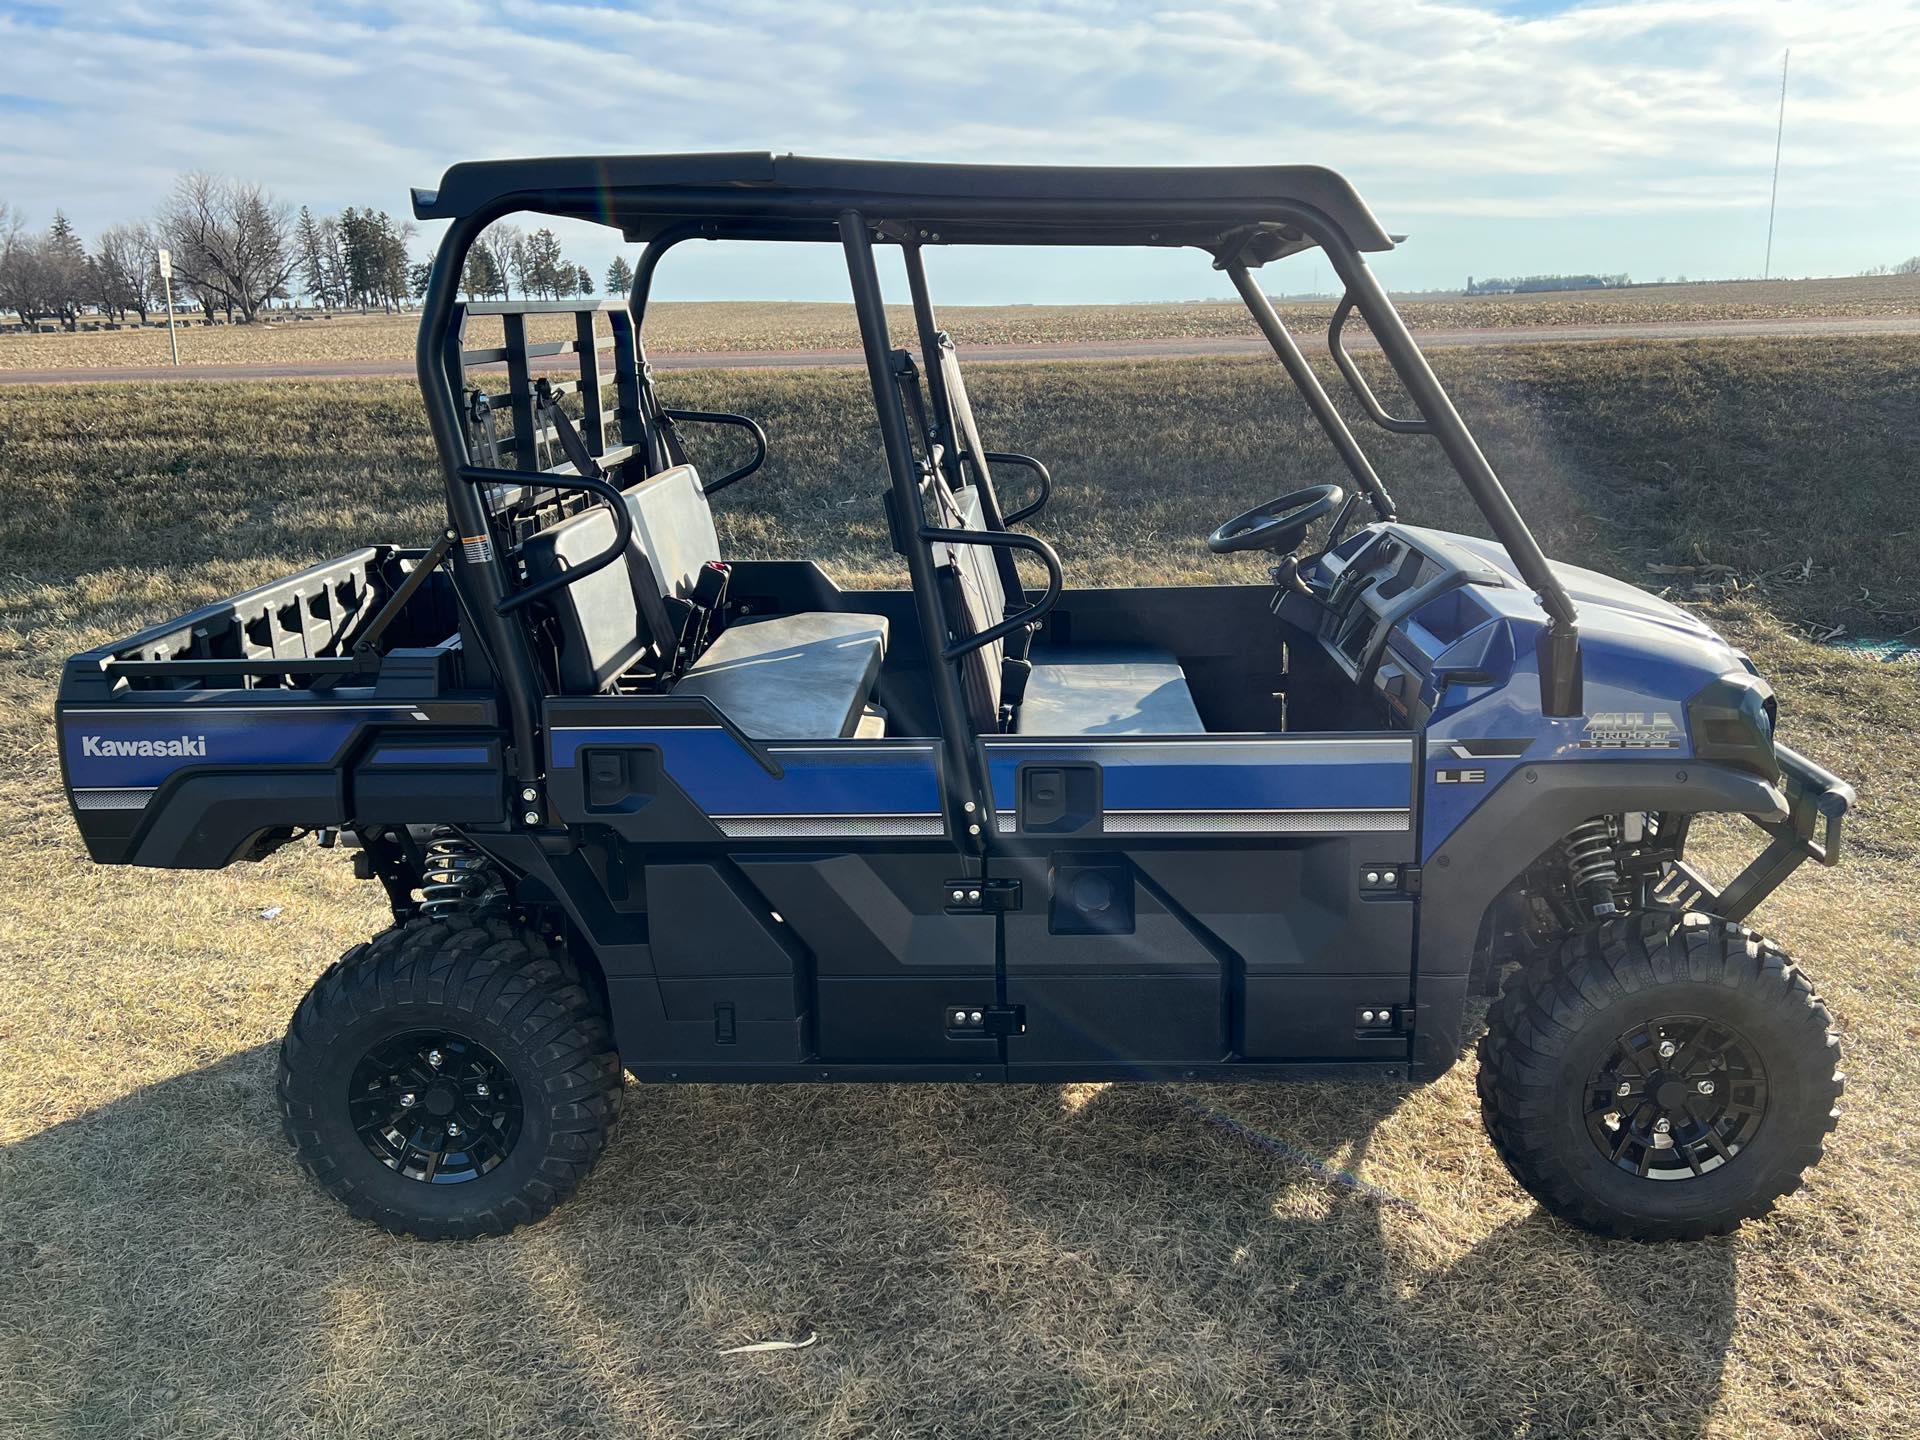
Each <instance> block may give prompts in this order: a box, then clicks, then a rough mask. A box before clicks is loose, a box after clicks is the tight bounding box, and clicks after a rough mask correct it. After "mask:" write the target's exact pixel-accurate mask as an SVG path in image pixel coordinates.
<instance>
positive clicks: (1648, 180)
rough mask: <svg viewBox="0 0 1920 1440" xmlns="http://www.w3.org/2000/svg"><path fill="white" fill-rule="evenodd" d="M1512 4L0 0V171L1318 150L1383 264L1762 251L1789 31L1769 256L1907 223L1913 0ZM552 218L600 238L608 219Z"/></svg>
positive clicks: (136, 176) (1400, 277)
mask: <svg viewBox="0 0 1920 1440" xmlns="http://www.w3.org/2000/svg"><path fill="white" fill-rule="evenodd" d="M1524 8H1525V9H1526V10H1528V11H1537V10H1538V9H1539V8H1540V7H1539V6H1537V5H1528V6H1526V7H1524ZM1512 9H1513V7H1511V6H1508V7H1505V8H1495V7H1494V6H1493V4H1492V0H1489V3H1488V4H1487V5H1472V4H1467V3H1463V0H1348V3H1341V0H1216V3H1204V4H1203V3H1200V0H1164V3H1157V4H1156V3H1144V0H1143V3H1130V0H1035V3H1027V4H1012V3H991V0H975V3H965V0H962V3H951V4H944V5H932V4H923V3H898V4H860V3H844V0H657V3H636V4H632V5H615V4H604V5H602V4H590V3H567V4H536V3H532V0H502V3H499V4H494V5H486V4H480V3H477V0H410V3H407V4H404V5H401V4H388V3H378V4H376V3H367V0H362V3H346V4H337V5H331V6H316V7H309V6H293V5H287V4H283V3H278V0H188V3H181V4H158V3H142V0H99V3H89V4H75V5H72V6H56V5H43V4H38V3H23V0H0V55H4V56H5V57H6V64H5V65H4V66H3V67H0V197H4V198H5V199H7V200H9V201H11V202H12V203H13V204H14V206H15V207H16V208H18V209H22V210H24V211H26V212H27V213H28V214H30V215H32V216H34V217H35V218H36V219H40V220H44V219H45V218H46V217H47V216H48V215H49V214H50V213H51V211H52V210H53V208H54V207H55V206H56V205H57V206H61V207H63V208H64V209H66V210H67V212H68V213H69V214H70V215H71V216H72V217H73V218H74V219H75V220H76V222H77V223H79V224H80V225H81V226H82V228H83V230H87V231H93V230H97V229H98V228H99V227H100V226H101V225H104V224H106V223H109V222H111V221H113V220H116V219H120V218H124V217H126V216H128V215H132V214H138V213H141V212H144V211H146V210H148V209H150V208H151V207H152V206H153V205H154V204H155V203H156V202H157V200H158V199H159V198H160V196H161V194H162V193H163V192H164V190H165V188H166V186H167V184H168V182H169V180H170V178H171V176H172V175H173V174H175V173H176V172H178V171H181V170H186V169H192V168H205V169H212V170H217V171H222V172H226V173H231V174H237V175H243V176H246V177H248V178H251V179H257V180H260V181H263V182H265V183H266V184H268V185H270V186H271V187H272V188H274V189H275V190H276V191H278V192H279V193H280V194H281V195H282V196H284V197H286V198H288V199H291V200H295V201H304V202H307V203H310V204H312V205H314V206H315V207H316V208H319V209H333V208H337V207H338V206H341V205H345V204H366V203H369V202H371V203H373V204H375V205H379V206H384V207H386V208H388V209H390V210H394V211H399V210H402V209H404V207H405V195H406V187H407V186H408V185H414V184H418V185H432V184H433V183H434V181H435V180H436V179H437V178H438V175H439V173H440V171H441V170H442V169H443V168H444V167H445V166H446V165H447V164H449V163H451V162H452V161H454V160H458V159H466V158H479V157H484V156H491V155H507V154H540V153H572V152H645V151H654V150H657V151H671V150H701V149H758V148H769V149H780V150H789V149H790V150H797V151H803V152H804V151H812V152H815V153H841V154H856V155H873V156H887V157H900V158H923V159H953V160H1009V161H1049V160H1051V161H1062V162H1087V163H1115V162H1133V163H1142V162H1161V163H1183V162H1192V163H1197V162H1213V163H1223V162H1224V163H1233V162H1255V161H1258V162H1269V163H1271V162H1276V161H1314V162H1318V163H1325V164H1331V165H1334V166H1335V167H1337V168H1340V169H1343V170H1346V171H1347V172H1348V173H1349V174H1351V175H1352V176H1353V177H1354V178H1355V180H1356V182H1357V183H1358V184H1359V185H1360V187H1361V189H1362V191H1363V193H1365V194H1366V195H1367V196H1368V197H1369V199H1370V200H1371V202H1372V203H1373V205H1374V207H1375V209H1376V210H1377V212H1378V213H1379V214H1380V215H1381V217H1382V218H1383V220H1384V221H1385V222H1386V223H1387V224H1388V226H1389V227H1390V228H1396V229H1397V228H1409V229H1411V228H1414V223H1413V222H1417V223H1418V227H1419V229H1420V230H1421V231H1422V232H1424V233H1423V234H1422V235H1420V236H1418V237H1417V238H1418V239H1419V240H1420V241H1421V242H1422V244H1424V246H1425V248H1424V249H1423V248H1422V244H1417V245H1416V246H1414V247H1411V248H1410V249H1409V251H1408V252H1407V253H1406V254H1405V255H1404V256H1396V257H1395V258H1394V259H1393V261H1392V262H1390V263H1391V264H1392V266H1393V270H1392V272H1391V274H1390V278H1391V279H1393V280H1394V281H1395V282H1397V283H1403V284H1427V283H1441V282H1442V281H1444V280H1449V279H1457V278H1458V275H1459V274H1461V273H1464V271H1465V270H1466V269H1474V270H1476V271H1479V272H1480V273H1487V272H1491V271H1497V270H1501V269H1509V268H1512V269H1574V268H1586V267H1589V266H1592V267H1598V268H1605V269H1609V270H1621V269H1625V270H1632V271H1635V272H1638V273H1644V274H1653V273H1657V272H1660V271H1666V272H1670V273H1671V272H1677V271H1683V270H1684V271H1686V272H1687V273H1695V274H1697V273H1731V272H1737V271H1741V270H1743V269H1752V268H1755V265H1754V260H1753V259H1749V258H1748V257H1747V254H1746V252H1747V251H1749V250H1753V251H1755V252H1757V249H1758V243H1759V234H1758V226H1759V225H1761V224H1763V223H1764V214H1765V205H1766V188H1767V179H1768V173H1769V171H1770V169H1771V165H1772V159H1773V114H1774V102H1775V98H1776V93H1777V85H1778V66H1779V58H1780V53H1781V51H1782V50H1783V49H1785V48H1786V47H1787V46H1788V45H1791V46H1792V47H1793V52H1794V53H1793V76H1794V80H1793V90H1792V95H1791V98H1790V100H1789V109H1788V122H1789V123H1788V136H1787V147H1786V155H1785V160H1784V165H1783V177H1782V225H1781V235H1780V239H1779V241H1778V242H1777V243H1776V254H1777V255H1778V256H1780V257H1781V258H1782V259H1783V260H1784V261H1785V264H1786V268H1788V269H1790V270H1793V271H1795V272H1803V271H1821V270H1844V269H1848V268H1852V267H1855V266H1857V265H1862V264H1868V263H1874V262H1877V261H1888V260H1894V259H1898V258H1900V257H1901V256H1903V255H1905V254H1907V253H1910V252H1911V251H1912V250H1914V249H1920V225H1917V224H1916V221H1917V220H1920V184H1916V181H1920V0H1873V3H1869V0H1837V3H1819V4H1813V3H1802V4H1794V3H1788V4H1781V3H1776V0H1704V3H1683V0H1648V3H1615V4H1594V5H1574V6H1572V7H1570V8H1562V9H1554V8H1552V7H1548V13H1540V14H1519V13H1509V12H1510V11H1511V10H1512ZM1402 217H1405V218H1404V219H1403V218H1402ZM1748 232H1751V234H1749V233H1748ZM575 243H576V244H578V245H581V246H582V251H581V253H582V254H583V257H587V256H591V258H592V259H593V261H594V263H595V268H596V269H598V268H600V262H601V261H602V260H603V259H604V255H605V253H606V250H607V247H606V245H605V244H604V243H602V242H596V244H595V245H589V244H588V243H587V242H581V241H576V242H575ZM596 246H597V248H596ZM1754 259H1757V253H1756V255H1755V257H1754ZM970 273H971V272H970ZM1076 273H1077V274H1078V276H1079V279H1078V280H1076V283H1078V284H1082V286H1083V288H1084V286H1085V285H1089V284H1091V285H1106V286H1108V287H1109V288H1110V289H1111V290H1112V291H1113V293H1115V294H1126V293H1134V292H1131V291H1129V289H1128V287H1127V285H1126V284H1125V283H1124V282H1123V281H1122V280H1121V279H1120V278H1119V276H1120V273H1121V272H1120V271H1119V270H1118V269H1114V268H1110V267H1107V266H1104V265H1096V266H1093V267H1091V268H1088V267H1084V266H1083V267H1080V270H1079V271H1078V272H1076ZM1151 273H1152V274H1153V276H1154V277H1155V279H1154V280H1153V281H1152V282H1151V283H1152V284H1153V285H1155V286H1161V285H1164V283H1165V282H1164V281H1163V280H1162V279H1160V278H1159V277H1161V276H1162V275H1163V274H1164V268H1163V267H1159V266H1154V267H1151ZM1210 284H1211V280H1210V277H1208V276H1207V275H1206V274H1205V273H1204V272H1203V271H1197V272H1196V274H1195V276H1194V279H1193V288H1195V289H1196V290H1198V291H1202V292H1204V291H1205V290H1206V289H1207V288H1209V285H1210ZM1216 288H1217V287H1216ZM1156 293H1159V292H1156Z"/></svg>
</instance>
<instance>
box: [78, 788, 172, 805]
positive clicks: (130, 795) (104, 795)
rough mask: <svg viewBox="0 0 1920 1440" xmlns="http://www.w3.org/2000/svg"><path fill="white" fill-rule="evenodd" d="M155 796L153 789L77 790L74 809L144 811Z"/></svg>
mask: <svg viewBox="0 0 1920 1440" xmlns="http://www.w3.org/2000/svg"><path fill="white" fill-rule="evenodd" d="M153 795H154V791H153V790H152V789H146V790H75V791H74V792H73V808H74V809H76V810H144V809H146V808H147V802H148V801H149V800H151V799H152V798H153Z"/></svg>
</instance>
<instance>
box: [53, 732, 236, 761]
mask: <svg viewBox="0 0 1920 1440" xmlns="http://www.w3.org/2000/svg"><path fill="white" fill-rule="evenodd" d="M80 753H81V754H82V755H98V756H104V757H108V758H118V757H127V758H135V757H137V758H139V759H142V760H150V759H180V760H190V759H205V758H206V754H207V737H206V736H204V735H182V736H180V737H178V738H177V739H173V740H103V739H101V738H100V737H99V736H98V735H83V736H81V737H80Z"/></svg>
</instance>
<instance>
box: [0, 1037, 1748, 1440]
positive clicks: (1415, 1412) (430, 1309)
mask: <svg viewBox="0 0 1920 1440" xmlns="http://www.w3.org/2000/svg"><path fill="white" fill-rule="evenodd" d="M272 1068H273V1053H272V1047H270V1046H261V1047H256V1048H255V1049H252V1050H248V1051H245V1052H242V1053H240V1054H237V1055H234V1056H232V1057H230V1058H229V1059H226V1060H223V1061H221V1062H219V1063H217V1064H215V1065H212V1066H209V1067H207V1068H206V1069H203V1070H199V1071H195V1072H192V1073H190V1074H187V1075H183V1076H181V1077H179V1078H177V1079H174V1080H170V1081H167V1082H164V1083H161V1084H158V1085H154V1086H151V1087H149V1088H147V1089H144V1090H141V1091H139V1092H136V1093H135V1094H132V1095H129V1096H127V1097H126V1098H124V1099H122V1100H119V1101H115V1102H113V1103H111V1104H109V1105H106V1106H103V1107H101V1108H100V1109H98V1110H95V1111H92V1112H90V1113H88V1114H86V1115H83V1116H80V1117H78V1118H76V1119H73V1120H70V1121H67V1122H63V1123H61V1124H59V1125H55V1126H53V1127H51V1128H49V1129H47V1130H46V1131H43V1132H41V1133H40V1134H38V1135H34V1136H31V1137H29V1138H27V1139H24V1140H21V1141H19V1142H17V1143H15V1144H13V1145H11V1146H8V1147H6V1148H5V1149H4V1150H0V1333H5V1334H7V1335H8V1336H9V1337H10V1343H9V1346H8V1347H7V1348H6V1349H5V1350H4V1351H0V1432H4V1433H6V1434H8V1435H10V1436H12V1435H20V1436H33V1435H38V1434H47V1435H56V1434H74V1433H95V1432H98V1433H108V1434H140V1435H147V1434H153V1435H166V1434H176V1433H178V1434H195V1435H199V1434H227V1433H232V1434H285V1433H349V1432H351V1433H354V1434H356V1435H368V1436H372V1435H384V1434H395V1435H400V1434H414V1433H418V1432H419V1430H420V1427H421V1425H422V1423H423V1416H431V1417H432V1418H433V1421H434V1426H433V1428H434V1429H436V1430H437V1432H438V1433H442V1434H447V1435H466V1434H475V1435H479V1434H486V1435H519V1434H525V1435H541V1436H568V1435H576V1434H577V1435H589V1434H606V1433H610V1432H611V1433H619V1434H648V1435H651V1434H658V1435H663V1436H664V1435H677V1434H683V1433H687V1432H690V1431H695V1430H699V1429H702V1428H710V1429H716V1430H721V1431H724V1432H725V1433H727V1434H729V1435H766V1436H776V1435H777V1436H787V1435H818V1436H842V1435H844V1436H853V1435H887V1434H901V1435H941V1436H954V1437H979V1436H985V1435H998V1434H1007V1435H1021V1436H1047V1435H1113V1434H1121V1433H1124V1434H1127V1435H1168V1436H1175V1435H1177V1436H1181V1437H1192V1436H1202V1435H1215V1434H1219V1435H1258V1434H1287V1435H1301V1434H1328V1435H1346V1434H1354V1435H1362V1434H1364V1435H1369V1436H1372V1435H1393V1434H1405V1435H1433V1434H1500V1435H1529V1434H1539V1435H1564V1434H1609V1433H1621V1434H1632V1435H1634V1436H1636V1437H1640V1436H1647V1435H1686V1434H1692V1433H1696V1432H1697V1431H1699V1430H1700V1429H1701V1428H1702V1427H1703V1424H1704V1421H1705V1418H1706V1416H1707V1415H1708V1413H1709V1412H1710V1411H1711V1409H1712V1407H1713V1405H1714V1402H1715V1400H1716V1398H1717V1396H1718V1394H1719V1387H1720V1378H1721V1368H1722V1365H1723V1361H1724V1353H1725V1349H1726V1346H1727V1343H1728V1339H1729V1335H1730V1332H1731V1325H1732V1316H1733V1298H1734V1271H1733V1260H1732V1254H1733V1252H1732V1250H1731V1248H1730V1246H1729V1245H1728V1244H1727V1243H1726V1242H1711V1243H1708V1244H1705V1245H1696V1246H1687V1247H1674V1246H1663V1247H1646V1246H1635V1245H1627V1244H1612V1243H1605V1242H1600V1241H1596V1240H1593V1239H1591V1238H1589V1237H1586V1236H1583V1235H1580V1234H1578V1233H1577V1232H1574V1231H1572V1230H1569V1229H1567V1228H1565V1227H1563V1226H1560V1225H1558V1224H1557V1223H1555V1222H1553V1221H1551V1220H1548V1219H1546V1218H1545V1217H1543V1216H1541V1215H1539V1214H1538V1213H1537V1212H1535V1211H1533V1210H1532V1209H1531V1208H1529V1207H1525V1206H1521V1205H1519V1204H1517V1203H1516V1202H1515V1201H1514V1199H1513V1196H1512V1192H1511V1191H1510V1190H1508V1189H1506V1188H1505V1183H1504V1181H1498V1182H1496V1181H1495V1180H1494V1179H1493V1178H1492V1177H1490V1176H1483V1175H1478V1174H1473V1175H1467V1176H1464V1177H1443V1178H1442V1180H1441V1181H1440V1182H1439V1183H1435V1184H1426V1183H1424V1182H1423V1188H1422V1190H1421V1192H1420V1193H1421V1194H1422V1195H1424V1196H1426V1197H1428V1198H1427V1199H1426V1200H1425V1202H1424V1208H1423V1206H1422V1205H1420V1204H1415V1203H1413V1202H1411V1201H1408V1200H1405V1199H1402V1198H1401V1197H1399V1196H1397V1195H1395V1194H1393V1193H1391V1192H1390V1191H1389V1190H1387V1189H1385V1188H1382V1186H1381V1185H1380V1184H1378V1183H1377V1182H1376V1183H1370V1181H1369V1180H1368V1179H1363V1178H1362V1172H1364V1174H1365V1175H1366V1176H1368V1177H1377V1176H1379V1175H1381V1174H1389V1175H1401V1174H1407V1175H1411V1174H1413V1173H1414V1172H1415V1171H1417V1170H1418V1168H1419V1166H1420V1165H1421V1164H1422V1157H1421V1156H1420V1155H1418V1154H1412V1155H1408V1154H1406V1153H1404V1152H1405V1151H1406V1149H1407V1147H1408V1146H1409V1143H1410V1142H1412V1143H1413V1144H1414V1145H1418V1144H1419V1143H1421V1142H1422V1141H1423V1139H1425V1138H1426V1132H1425V1131H1424V1130H1423V1129H1421V1128H1420V1127H1418V1126H1415V1127H1407V1126H1404V1125H1402V1124H1399V1123H1397V1121H1396V1116H1397V1113H1398V1112H1399V1111H1400V1109H1401V1107H1402V1106H1403V1105H1404V1104H1407V1103H1408V1102H1409V1099H1410V1097H1409V1094H1408V1092H1406V1091H1404V1090H1401V1089H1396V1088H1393V1087H1385V1086H1357V1085H1324V1086H1322V1085H1303V1086H1204V1087H1149V1086H1114V1087H1105V1088H1103V1087H1092V1086H1089V1087H1064V1088H1063V1087H1057V1086H1018V1087H1005V1088H994V1087H966V1086H924V1087H895V1086H884V1087H851V1086H790V1087H748V1086H741V1087H696V1086H689V1087H645V1088H642V1087H635V1086H629V1087H628V1090H627V1104H626V1111H627V1113H626V1115H625V1117H624V1120H623V1124H622V1127H621V1131H620V1133H619V1134H618V1135H617V1136H616V1139H615V1142H614V1144H613V1146H612V1147H611V1148H610V1151H609V1153H608V1155H607V1156H606V1158H605V1160H604V1162H603V1163H602V1165H601V1166H600V1168H599V1170H598V1171H597V1172H596V1174H595V1175H594V1176H593V1177H592V1178H591V1179H590V1180H589V1181H588V1182H587V1184H586V1185H585V1186H584V1187H583V1189H582V1190H581V1192H580V1194H579V1195H578V1196H577V1197H576V1198H575V1199H574V1200H573V1201H572V1202H570V1203H569V1204H568V1205H566V1206H565V1207H563V1209H562V1210H561V1211H560V1212H559V1213H557V1214H556V1215H555V1216H554V1217H553V1218H552V1219H550V1220H549V1221H547V1222H545V1223H543V1224H541V1225H539V1226H536V1227H533V1228H531V1229H528V1230H524V1231H521V1232H519V1233H518V1234H516V1235H515V1236H513V1237H511V1238H510V1239H507V1240H504V1241H486V1242H477V1243H473V1244H464V1245H424V1244H419V1243H416V1242H411V1241H405V1240H397V1239H393V1238H390V1237H387V1236H385V1235H382V1234H380V1233H379V1232H377V1231H375V1230H373V1229H371V1228H369V1227H367V1226H364V1225H362V1224H359V1223H357V1222H354V1221H352V1220H350V1219H348V1218H347V1217H346V1216H345V1214H344V1213H343V1212H341V1211H340V1210H339V1209H338V1207H337V1206H335V1205H334V1204H333V1203H332V1202H331V1201H329V1200H328V1199H326V1198H325V1197H323V1196H321V1195H320V1194H319V1193H318V1192H317V1191H315V1190H314V1189H313V1188H312V1187H311V1186H310V1185H309V1184H308V1182H307V1181H306V1180H305V1178H304V1176H302V1175H301V1174H300V1172H299V1171H298V1170H297V1168H296V1167H295V1165H294V1163H293V1159H292V1156H291V1153H290V1152H289V1151H288V1150H287V1148H286V1147H285V1145H284V1144H283V1142H282V1141H281V1139H280V1135H279V1126H278V1120H277V1116H276V1115H275V1113H274V1108H273V1102H272V1094H271V1081H272ZM1449 1108H1450V1109H1453V1108H1459V1107H1457V1106H1452V1107H1449ZM1462 1123H1465V1121H1464V1118H1463V1121H1462ZM1422 1124H1424V1118H1423V1120H1422ZM1369 1147H1372V1149H1373V1150H1374V1151H1375V1152H1376V1154H1375V1159H1374V1161H1373V1162H1371V1163H1369V1161H1368V1150H1369ZM1445 1158H1446V1157H1444V1156H1442V1157H1440V1160H1441V1162H1442V1163H1445ZM1456 1178H1457V1179H1458V1184H1457V1185H1453V1187H1452V1188H1448V1187H1449V1185H1450V1184H1451V1183H1452V1180H1453V1179H1456ZM1496 1184H1497V1186H1498V1189H1497V1193H1496V1189H1495V1186H1496ZM1410 1188H1411V1187H1410ZM1434 1195H1443V1196H1445V1197H1446V1199H1445V1202H1444V1207H1442V1205H1441V1203H1440V1202H1436V1201H1435V1200H1433V1199H1432V1198H1431V1197H1432V1196H1434ZM1490 1197H1491V1202H1490ZM1486 1208H1493V1209H1494V1210H1495V1212H1496V1213H1501V1212H1504V1213H1506V1214H1508V1215H1510V1216H1511V1217H1512V1218H1508V1219H1505V1220H1504V1221H1501V1220H1498V1219H1493V1220H1483V1219H1481V1218H1480V1216H1479V1214H1478V1213H1477V1212H1478V1211H1479V1210H1482V1209H1486ZM810 1332H811V1333H815V1334H817V1336H818V1342H817V1343H816V1344H814V1345H813V1346H811V1347H810V1348H808V1349H806V1350H802V1351H796V1352H781V1353H772V1354H752V1355H743V1356H724V1355H721V1354H719V1353H718V1352H719V1351H721V1350H722V1349H724V1348H726V1347H729V1346H733V1345H738V1344H744V1343H748V1342H752V1341H760V1340H768V1339H798V1338H804V1336H805V1335H806V1334H808V1333H810Z"/></svg>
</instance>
